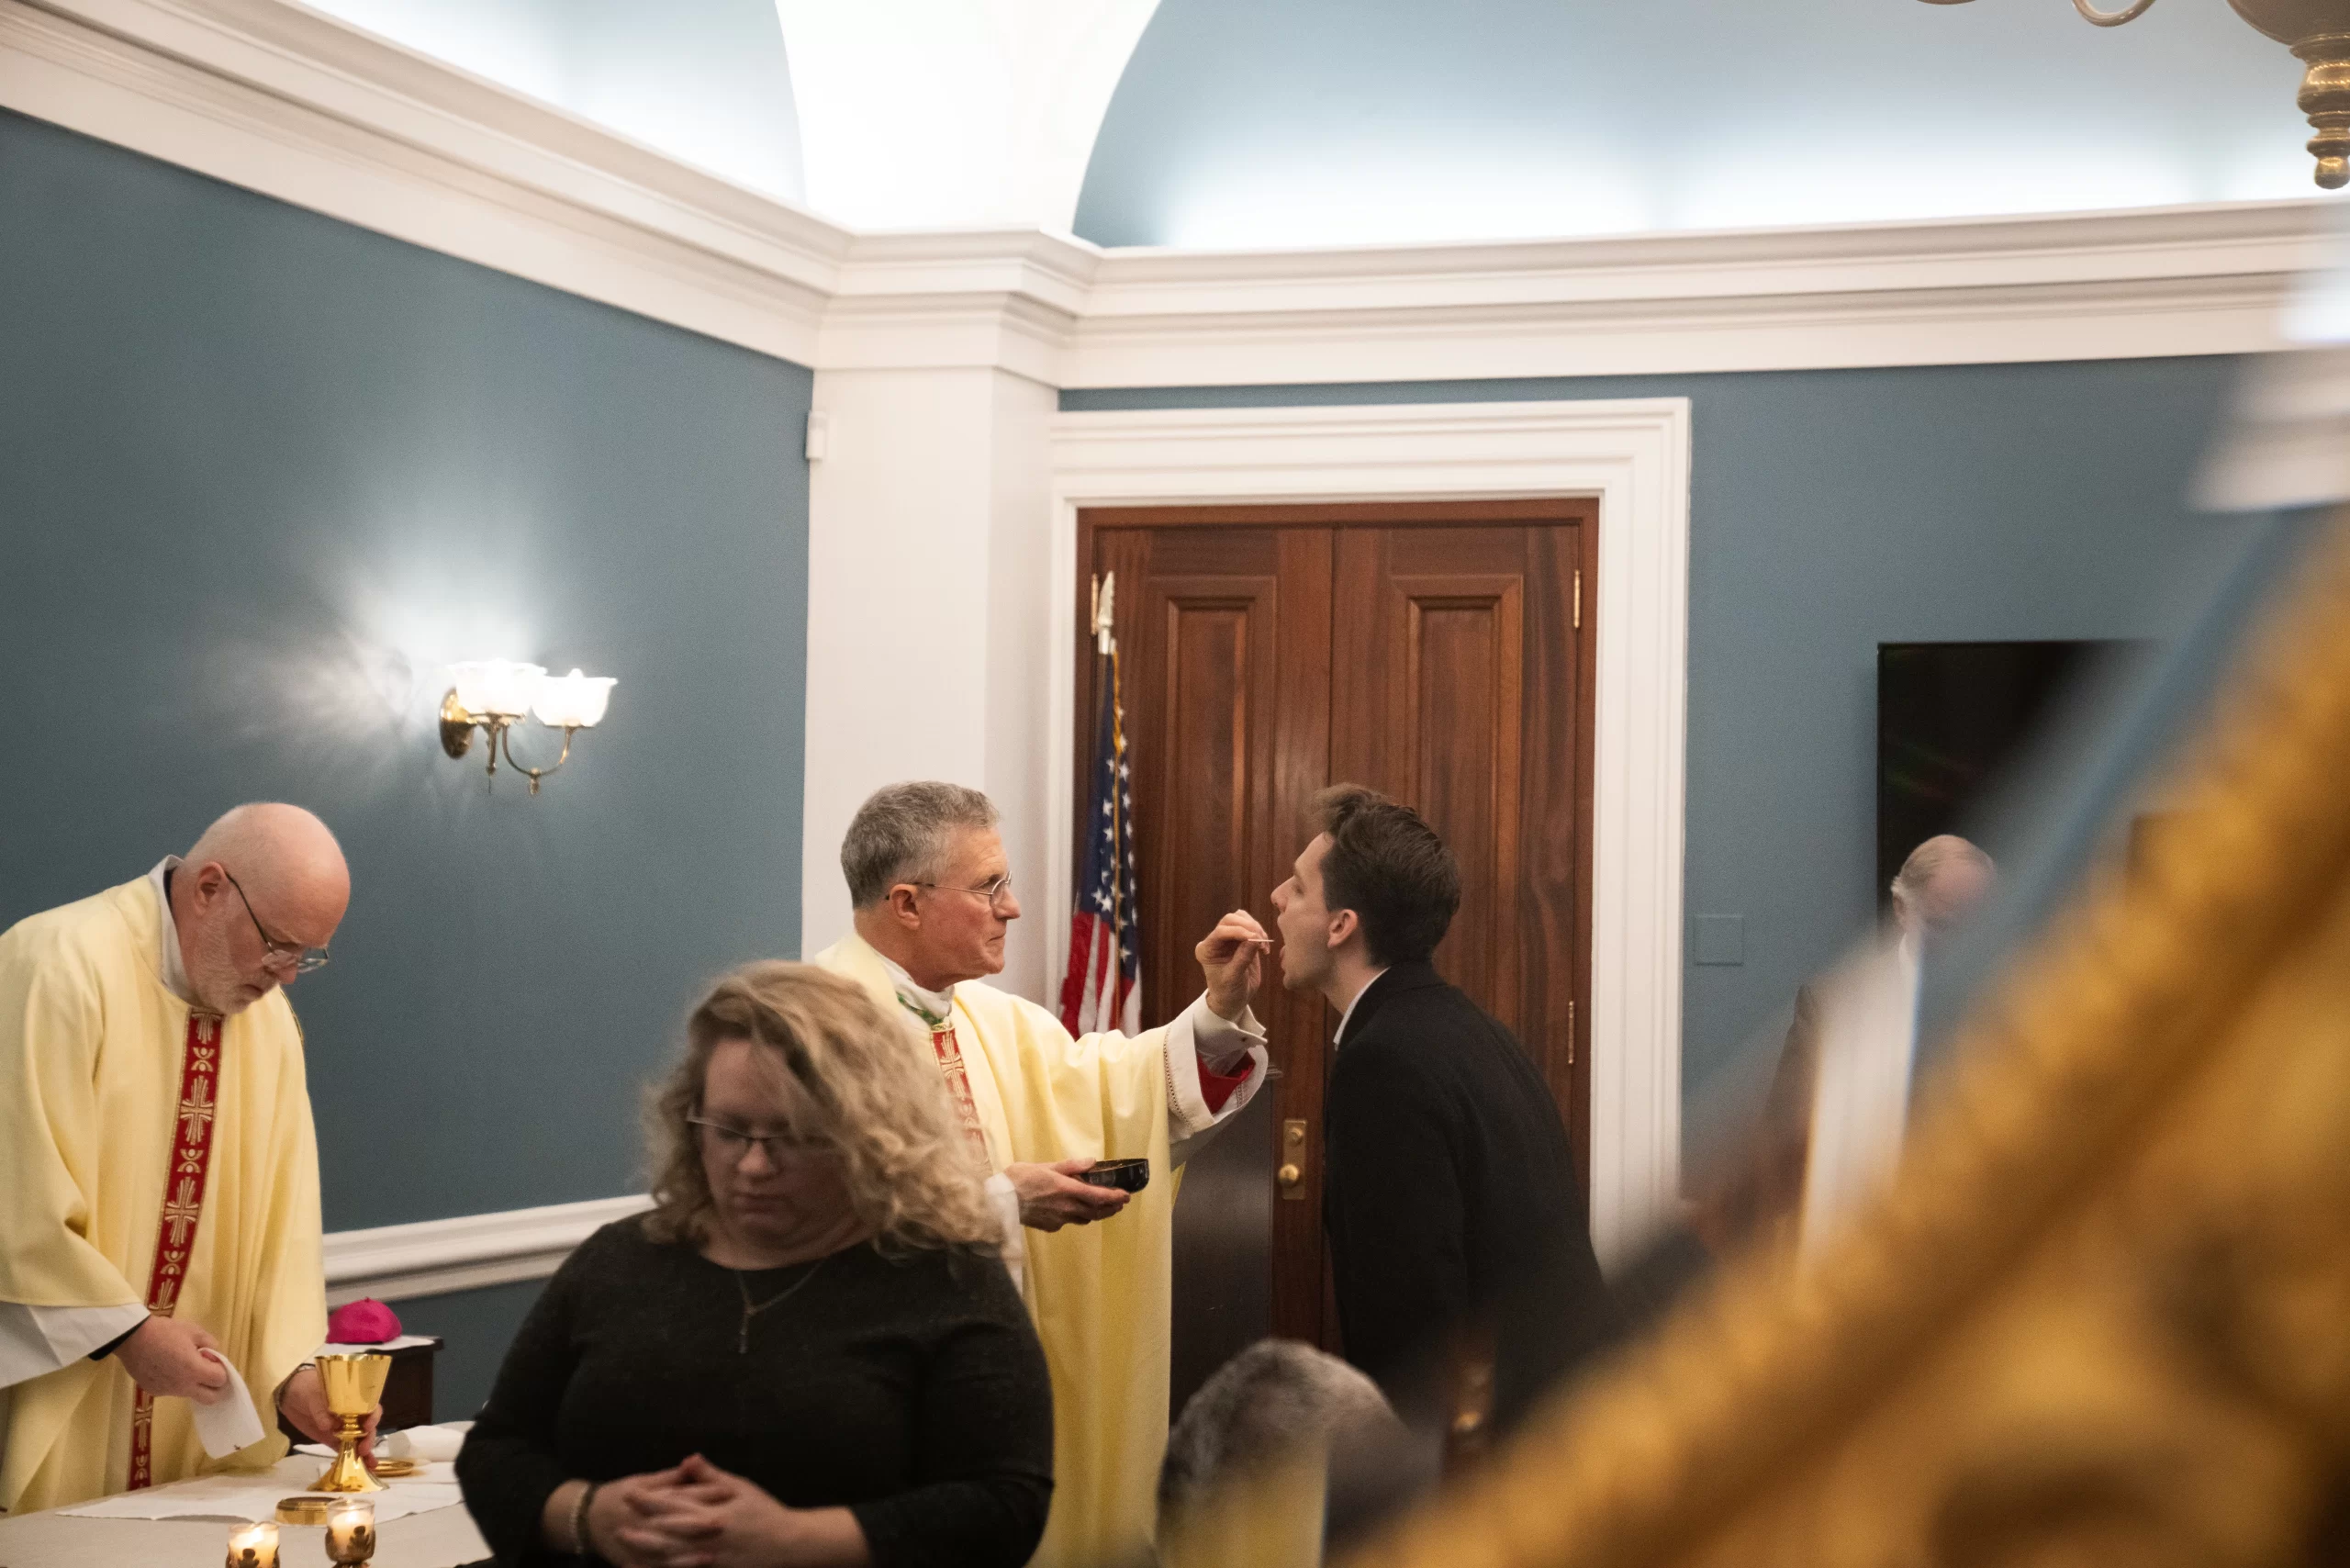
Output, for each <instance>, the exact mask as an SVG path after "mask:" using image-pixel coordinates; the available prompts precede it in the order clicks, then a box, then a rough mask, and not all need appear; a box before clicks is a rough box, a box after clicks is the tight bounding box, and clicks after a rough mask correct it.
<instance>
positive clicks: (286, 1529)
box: [0, 1458, 489, 1568]
mask: <svg viewBox="0 0 2350 1568" xmlns="http://www.w3.org/2000/svg"><path fill="white" fill-rule="evenodd" d="M443 1468H444V1467H442V1466H439V1465H435V1466H433V1467H432V1469H434V1470H436V1471H438V1470H442V1469H443ZM318 1474H319V1462H318V1461H317V1460H315V1459H309V1458H293V1459H286V1460H282V1461H280V1462H278V1464H277V1466H276V1468H275V1469H274V1470H272V1471H270V1472H268V1473H265V1474H261V1475H240V1476H222V1475H214V1476H204V1477H200V1478H198V1479H196V1480H193V1481H182V1482H176V1483H174V1484H172V1485H170V1486H158V1487H155V1488H153V1489H152V1490H151V1492H149V1493H148V1494H147V1496H148V1498H150V1499H151V1500H154V1501H160V1500H161V1499H162V1498H163V1497H164V1495H166V1494H173V1493H182V1492H187V1491H194V1492H195V1493H196V1495H195V1496H194V1497H192V1498H190V1499H189V1506H196V1507H205V1508H209V1507H217V1506H228V1503H227V1502H226V1501H225V1496H226V1491H225V1489H224V1486H223V1484H224V1483H226V1484H229V1485H230V1486H233V1487H235V1488H239V1489H242V1490H243V1491H246V1492H250V1493H252V1494H253V1495H255V1497H256V1498H257V1499H258V1500H260V1501H262V1502H263V1504H264V1506H263V1509H262V1510H261V1511H260V1512H257V1513H255V1512H247V1513H240V1514H237V1515H236V1516H234V1517H235V1518H238V1519H247V1518H270V1517H271V1513H270V1510H271V1509H274V1507H275V1506H276V1504H277V1499H278V1498H280V1497H290V1496H292V1495H294V1494H296V1493H297V1492H299V1491H301V1490H302V1489H303V1488H304V1487H306V1486H308V1484H310V1483H311V1482H313V1481H315V1480H317V1479H318ZM456 1490H457V1489H456V1487H455V1486H454V1485H453V1484H448V1483H447V1482H443V1481H440V1480H437V1479H434V1478H431V1477H429V1476H428V1477H422V1478H419V1479H417V1480H414V1481H394V1482H390V1483H387V1484H386V1490H385V1491H382V1492H378V1493H375V1507H376V1519H377V1521H378V1522H377V1528H376V1548H375V1561H374V1568H457V1565H458V1564H459V1563H464V1562H479V1561H481V1560H483V1559H485V1558H487V1557H488V1555H489V1547H488V1545H487V1543H485V1542H484V1541H483V1540H482V1539H481V1532H480V1531H478V1530H476V1529H474V1521H473V1516H472V1515H470V1514H468V1513H466V1512H465V1510H464V1507H462V1506H455V1505H456V1497H455V1494H456ZM403 1492H405V1493H408V1494H411V1495H413V1502H411V1501H409V1500H408V1499H407V1498H403V1497H401V1494H402V1493H403ZM442 1497H445V1498H446V1501H431V1502H428V1501H427V1499H428V1498H442ZM121 1500H122V1499H121V1498H107V1499H104V1500H102V1501H101V1502H100V1503H97V1504H82V1505H79V1506H77V1507H76V1508H75V1509H73V1510H71V1511H69V1510H66V1509H62V1508H61V1509H53V1510H51V1511H50V1512H47V1513H39V1514H15V1515H6V1516H0V1563H6V1564H7V1568H97V1565H98V1564H104V1565H105V1568H187V1565H188V1564H190V1563H198V1562H203V1563H208V1562H218V1560H219V1559H220V1557H221V1556H222V1555H223V1553H224V1551H225V1549H226V1548H227V1546H228V1542H229V1517H228V1516H220V1517H207V1518H187V1517H185V1516H183V1517H181V1518H104V1517H101V1518H89V1517H87V1515H86V1513H85V1512H84V1510H86V1509H88V1508H91V1507H104V1506H106V1505H107V1504H111V1503H115V1502H119V1501H121ZM418 1505H421V1506H418ZM149 1506H153V1502H151V1503H150V1505H149ZM396 1506H397V1508H399V1510H400V1513H399V1515H398V1516H397V1517H395V1516H394V1515H393V1514H392V1513H391V1512H390V1510H391V1509H392V1508H393V1507H396ZM278 1530H279V1539H280V1540H281V1541H282V1542H283V1543H284V1544H283V1547H282V1548H281V1550H280V1551H279V1553H278V1561H279V1562H281V1563H284V1564H285V1565H286V1568H306V1565H309V1564H319V1565H323V1564H324V1563H325V1562H326V1560H327V1558H326V1530H325V1529H324V1528H323V1527H320V1526H317V1525H308V1526H305V1525H280V1526H279V1527H278Z"/></svg>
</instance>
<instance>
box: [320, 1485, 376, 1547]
mask: <svg viewBox="0 0 2350 1568" xmlns="http://www.w3.org/2000/svg"><path fill="white" fill-rule="evenodd" d="M373 1556H375V1504H373V1503H371V1502H369V1501H368V1500H367V1499H366V1498H364V1497H344V1498H342V1499H341V1500H339V1501H338V1502H337V1503H336V1504H335V1505H334V1506H333V1507H332V1508H331V1509H330V1510H329V1512H328V1514H327V1558H328V1560H329V1561H330V1562H341V1563H361V1562H366V1561H367V1560H368V1559H369V1558H371V1557H373Z"/></svg>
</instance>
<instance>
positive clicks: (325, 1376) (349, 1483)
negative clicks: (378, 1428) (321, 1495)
mask: <svg viewBox="0 0 2350 1568" xmlns="http://www.w3.org/2000/svg"><path fill="white" fill-rule="evenodd" d="M391 1375H392V1358H391V1357H389V1356H320V1357H319V1381H320V1382H322V1383H325V1384H326V1385H327V1408H328V1409H329V1410H331V1411H332V1412H334V1415H335V1417H336V1418H337V1419H338V1420H340V1421H341V1423H342V1431H341V1434H340V1435H339V1436H338V1437H337V1438H336V1439H335V1446H336V1448H337V1449H338V1450H340V1451H339V1452H337V1453H336V1455H335V1456H334V1462H333V1463H332V1464H330V1465H329V1466H327V1472H326V1473H325V1474H324V1475H321V1476H319V1478H318V1479H317V1480H316V1481H313V1482H311V1483H310V1490H311V1491H313V1492H381V1491H382V1490H383V1489H384V1484H383V1483H382V1482H380V1481H378V1480H376V1479H375V1477H374V1476H372V1475H370V1474H368V1473H367V1467H366V1466H365V1465H364V1464H362V1463H360V1462H359V1429H360V1428H361V1427H362V1426H363V1425H364V1424H365V1422H366V1420H367V1414H368V1412H369V1411H371V1410H373V1409H375V1406H377V1405H378V1404H380V1403H381V1402H382V1400H383V1397H384V1380H385V1379H386V1378H387V1377H389V1376H391Z"/></svg>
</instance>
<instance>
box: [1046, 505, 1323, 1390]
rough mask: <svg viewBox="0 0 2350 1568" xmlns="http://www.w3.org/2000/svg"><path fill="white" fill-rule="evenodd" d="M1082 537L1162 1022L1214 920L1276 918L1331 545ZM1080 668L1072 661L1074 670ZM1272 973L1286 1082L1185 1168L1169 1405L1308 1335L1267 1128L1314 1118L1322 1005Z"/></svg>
mask: <svg viewBox="0 0 2350 1568" xmlns="http://www.w3.org/2000/svg"><path fill="white" fill-rule="evenodd" d="M1089 533H1090V534H1091V546H1092V548H1091V552H1090V554H1091V561H1092V567H1091V569H1092V570H1096V571H1107V570H1112V569H1114V570H1115V571H1116V572H1117V574H1118V577H1117V598H1116V606H1117V615H1116V621H1117V627H1118V633H1119V649H1120V660H1121V666H1122V667H1121V676H1122V685H1123V689H1124V691H1125V700H1126V706H1127V729H1128V735H1129V737H1130V744H1131V745H1132V746H1133V747H1134V756H1135V765H1134V766H1135V778H1134V782H1135V817H1136V829H1137V832H1136V844H1137V848H1138V849H1139V851H1140V855H1141V862H1142V868H1141V880H1142V901H1143V921H1144V925H1143V953H1144V961H1143V1002H1144V1013H1143V1017H1144V1023H1145V1024H1146V1025H1158V1024H1163V1023H1165V1022H1167V1021H1168V1020H1169V1019H1171V1018H1173V1017H1174V1016H1175V1014H1178V1013H1180V1012H1181V1011H1182V1010H1183V1009H1184V1008H1185V1007H1186V1006H1189V1005H1190V1004H1191V1002H1192V999H1193V998H1195V997H1197V996H1198V995H1199V994H1200V991H1201V988H1202V984H1203V981H1202V979H1201V975H1200V969H1199V965H1198V962H1197V960H1196V959H1195V958H1193V956H1192V948H1193V946H1195V945H1196V944H1197V943H1198V941H1199V939H1200V938H1201V937H1202V936H1203V935H1206V933H1207V932H1208V930H1209V929H1210V928H1211V927H1213V926H1214V924H1215V923H1216V922H1217V921H1218V920H1219V919H1221V918H1222V917H1223V915H1224V914H1225V912H1226V911H1228V910H1233V909H1247V910H1249V911H1250V912H1251V913H1255V914H1256V915H1257V917H1258V918H1259V920H1261V921H1263V922H1264V923H1265V924H1267V926H1268V927H1269V928H1270V925H1271V924H1272V906H1271V902H1270V892H1271V890H1272V888H1273V885H1274V884H1275V883H1276V882H1277V881H1278V880H1280V877H1281V875H1286V871H1285V869H1283V870H1281V871H1280V872H1279V874H1277V873H1276V867H1277V866H1280V867H1283V868H1285V866H1286V858H1285V857H1286V856H1287V855H1290V854H1293V853H1294V852H1295V851H1294V847H1293V846H1289V845H1288V840H1289V838H1290V837H1291V835H1292V833H1293V831H1294V829H1293V826H1292V824H1294V823H1296V822H1297V821H1298V820H1299V818H1300V816H1301V814H1302V812H1303V810H1304V795H1303V794H1301V793H1300V791H1301V790H1303V791H1304V792H1305V793H1306V794H1310V792H1311V791H1312V790H1314V789H1315V788H1318V787H1319V785H1320V782H1321V777H1322V770H1323V767H1324V766H1325V759H1326V756H1327V755H1328V745H1329V743H1328V720H1327V714H1326V697H1325V696H1323V695H1322V694H1324V693H1326V691H1327V689H1328V681H1329V636H1330V630H1329V603H1330V594H1329V578H1330V564H1329V561H1330V557H1329V536H1328V532H1327V531H1326V530H1316V529H1307V530H1282V529H1265V528H1253V529H1245V530H1244V529H1232V530H1222V529H1218V530H1185V531H1181V532H1160V531H1153V530H1125V529H1102V530H1089ZM1089 586H1090V585H1089ZM1089 597H1090V595H1089ZM1089 647H1090V644H1089ZM1081 657H1083V655H1081ZM1092 663H1093V661H1092V660H1091V658H1090V657H1083V662H1082V663H1081V665H1080V667H1090V666H1091V664H1092ZM1086 684H1087V687H1088V688H1089V689H1085V690H1081V691H1080V698H1081V699H1082V700H1083V702H1082V708H1083V711H1088V712H1090V711H1091V690H1090V684H1091V678H1090V677H1089V680H1088V682H1087V683H1086ZM1276 857H1283V858H1281V859H1278V860H1277V859H1276ZM1268 979H1269V984H1268V986H1267V988H1266V989H1265V991H1262V992H1260V993H1259V1000H1258V1002H1257V1014H1258V1017H1259V1021H1260V1022H1262V1023H1263V1024H1264V1025H1265V1026H1266V1030H1267V1033H1268V1035H1269V1036H1270V1038H1271V1040H1272V1042H1273V1045H1272V1056H1273V1059H1274V1062H1275V1064H1276V1067H1277V1069H1278V1070H1282V1076H1281V1080H1280V1081H1277V1082H1275V1083H1274V1084H1273V1085H1272V1086H1271V1088H1270V1091H1269V1092H1260V1093H1259V1095H1258V1097H1257V1100H1256V1102H1255V1103H1252V1104H1251V1105H1250V1106H1249V1108H1248V1110H1247V1111H1246V1112H1245V1113H1243V1114H1241V1115H1240V1116H1238V1117H1237V1118H1235V1119H1234V1121H1233V1122H1232V1123H1231V1124H1230V1125H1229V1126H1226V1127H1225V1128H1224V1129H1223V1130H1222V1131H1221V1132H1220V1133H1219V1134H1218V1135H1217V1137H1214V1139H1212V1140H1210V1141H1209V1142H1208V1143H1207V1144H1206V1145H1205V1146H1204V1147H1203V1148H1202V1149H1201V1150H1200V1152H1198V1153H1197V1154H1195V1155H1194V1156H1193V1157H1192V1159H1191V1160H1190V1161H1189V1163H1188V1164H1187V1165H1186V1167H1185V1170H1184V1172H1183V1178H1182V1180H1183V1187H1182V1192H1183V1197H1182V1200H1181V1202H1179V1203H1178V1204H1177V1205H1176V1212H1175V1278H1176V1281H1177V1285H1176V1307H1175V1320H1174V1324H1173V1340H1172V1368H1171V1392H1172V1394H1173V1396H1174V1398H1175V1400H1176V1402H1177V1407H1178V1408H1180V1407H1181V1401H1182V1400H1183V1399H1184V1398H1186V1397H1188V1396H1189V1394H1190V1393H1191V1392H1192V1390H1193V1389H1194V1388H1196V1387H1197V1386H1198V1384H1199V1383H1202V1382H1203V1381H1205V1379H1206V1377H1207V1375H1208V1374H1209V1373H1210V1372H1214V1370H1215V1369H1216V1368H1217V1367H1218V1366H1221V1365H1222V1364H1223V1363H1224V1362H1225V1361H1228V1360H1229V1359H1230V1358H1231V1357H1232V1356H1234V1355H1235V1354H1237V1353H1238V1352H1239V1351H1240V1350H1243V1349H1245V1348H1246V1347H1247V1346H1248V1345H1249V1344H1251V1343H1252V1342H1254V1341H1255V1340H1257V1339H1259V1338H1263V1337H1264V1336H1265V1335H1267V1334H1268V1333H1273V1332H1284V1333H1294V1334H1302V1335H1304V1337H1305V1338H1315V1336H1316V1334H1317V1332H1318V1327H1319V1321H1320V1316H1321V1294H1322V1282H1321V1277H1320V1267H1321V1261H1320V1253H1319V1251H1318V1247H1319V1236H1320V1229H1319V1225H1320V1212H1321V1211H1320V1204H1319V1196H1320V1189H1319V1185H1318V1182H1317V1183H1315V1185H1314V1187H1313V1190H1312V1192H1311V1193H1310V1194H1309V1201H1307V1202H1304V1203H1299V1202H1279V1201H1277V1199H1276V1196H1275V1185H1274V1182H1273V1171H1274V1169H1275V1166H1276V1164H1277V1159H1276V1157H1275V1145H1276V1140H1277V1138H1278V1136H1279V1134H1278V1122H1279V1120H1280V1119H1281V1117H1284V1116H1289V1115H1300V1114H1311V1115H1314V1116H1315V1118H1316V1120H1317V1121H1318V1115H1319V1110H1320V1103H1319V1085H1320V1081H1321V1079H1320V1063H1319V1056H1318V1042H1315V1041H1314V1040H1313V1039H1312V1036H1314V1034H1315V1030H1316V1029H1318V1027H1319V1022H1318V1021H1319V1017H1320V1014H1321V1013H1322V1011H1323V1008H1322V1003H1321V1001H1320V999H1319V998H1318V997H1316V998H1305V999H1299V998H1294V997H1291V996H1289V995H1287V994H1286V993H1285V992H1283V991H1281V985H1280V978H1279V976H1278V974H1277V973H1275V974H1270V975H1269V977H1268ZM1301 1041H1303V1042H1304V1044H1303V1045H1301ZM1301 1061H1303V1062H1304V1072H1305V1073H1306V1075H1307V1079H1308V1081H1310V1084H1311V1087H1312V1103H1311V1104H1310V1105H1309V1106H1307V1107H1306V1108H1304V1109H1297V1108H1293V1107H1292V1104H1291V1100H1292V1096H1293V1093H1294V1091H1295V1089H1296V1088H1298V1087H1300V1086H1301V1081H1300V1079H1299V1078H1298V1077H1297V1076H1296V1074H1295V1072H1294V1069H1295V1068H1296V1067H1297V1065H1298V1063H1300V1062H1301ZM1317 1163H1318V1162H1317ZM1299 1249H1314V1250H1313V1251H1312V1259H1313V1260H1312V1264H1311V1269H1310V1273H1309V1277H1304V1278H1300V1279H1292V1278H1289V1277H1288V1274H1289V1273H1292V1272H1295V1271H1293V1270H1292V1271H1283V1270H1281V1269H1277V1268H1276V1265H1275V1259H1276V1258H1277V1257H1281V1256H1286V1255H1288V1254H1289V1253H1292V1252H1295V1251H1297V1250H1299ZM1300 1296H1303V1297H1304V1298H1305V1300H1306V1301H1307V1303H1308V1305H1305V1306H1304V1307H1303V1308H1301V1307H1300V1306H1299V1305H1297V1304H1296V1303H1297V1298H1299V1297H1300Z"/></svg>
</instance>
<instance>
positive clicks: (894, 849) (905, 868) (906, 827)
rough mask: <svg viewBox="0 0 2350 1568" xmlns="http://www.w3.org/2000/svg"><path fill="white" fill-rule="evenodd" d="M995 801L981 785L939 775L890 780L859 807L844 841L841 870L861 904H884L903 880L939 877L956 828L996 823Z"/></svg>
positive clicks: (854, 901)
mask: <svg viewBox="0 0 2350 1568" xmlns="http://www.w3.org/2000/svg"><path fill="white" fill-rule="evenodd" d="M996 820H997V817H996V809H995V802H994V801H990V800H989V799H988V798H987V797H986V796H985V795H982V794H981V793H979V791H978V790H967V789H965V788H964V787H963V786H962V785H960V784H946V783H941V782H939V781H937V780H935V779H916V780H914V781H912V782H910V783H905V784H885V785H883V786H882V787H881V788H880V789H878V790H874V791H873V793H872V794H871V795H870V796H869V797H867V800H866V802H865V804H863V805H861V806H859V807H857V808H856V816H855V817H853V818H851V819H850V821H849V824H848V834H847V835H846V836H845V837H844V838H843V839H842V840H841V875H842V876H844V877H846V878H847V879H848V902H850V904H851V905H853V906H854V907H856V908H857V909H866V908H868V907H870V906H871V905H874V904H877V903H879V902H881V901H882V900H883V899H885V898H887V897H889V896H890V889H891V888H894V887H896V886H897V885H898V884H899V883H900V882H928V881H934V880H936V879H937V877H938V873H939V872H940V870H941V869H943V868H944V867H945V864H946V848H947V846H948V844H949V843H950V842H952V840H953V839H954V836H955V830H956V829H957V828H967V827H968V828H990V827H993V826H995V824H996Z"/></svg>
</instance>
